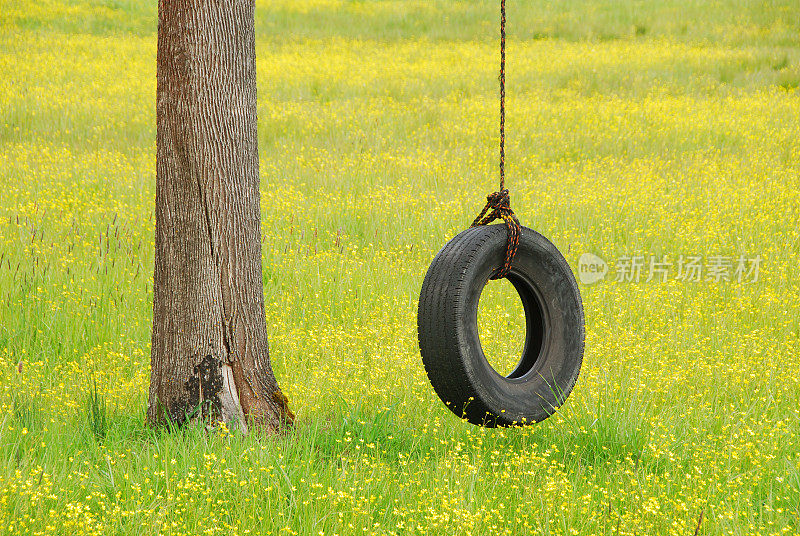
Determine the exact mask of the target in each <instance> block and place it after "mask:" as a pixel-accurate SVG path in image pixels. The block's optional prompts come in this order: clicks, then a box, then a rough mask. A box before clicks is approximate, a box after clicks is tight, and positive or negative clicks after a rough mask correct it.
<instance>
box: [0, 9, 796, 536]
mask: <svg viewBox="0 0 800 536" xmlns="http://www.w3.org/2000/svg"><path fill="white" fill-rule="evenodd" d="M156 30H157V7H156V5H155V2H153V1H150V0H148V1H146V2H143V1H138V0H46V1H39V2H32V1H28V0H7V1H6V2H4V3H3V5H2V8H0V533H2V534H31V535H45V534H74V535H82V534H109V535H111V534H113V535H117V534H119V535H123V534H124V535H149V534H152V535H155V534H163V535H175V536H177V535H183V534H187V535H200V534H208V535H212V534H275V535H290V534H294V535H320V536H323V535H334V534H339V535H353V534H380V535H411V534H419V535H463V534H474V535H527V534H536V535H565V536H566V535H596V534H602V535H629V536H633V535H689V536H691V535H692V534H695V535H697V534H702V535H709V536H710V535H742V536H745V535H746V536H756V535H782V534H800V360H798V357H797V356H798V355H799V354H800V305H798V299H799V298H800V267H799V266H798V262H799V261H798V259H799V258H800V242H799V239H798V237H799V236H800V232H799V231H798V222H799V221H800V139H799V136H798V134H799V133H800V90H798V86H799V85H800V5H798V4H797V2H796V1H795V0H766V1H763V2H756V1H752V0H709V1H700V0H654V1H652V2H645V1H642V0H587V1H583V2H579V1H577V0H561V1H556V0H542V1H541V2H524V1H522V0H509V3H508V35H509V38H508V60H507V61H508V65H507V77H508V103H507V109H508V117H507V142H506V143H507V174H508V178H507V181H508V186H509V188H510V189H511V199H512V206H513V207H514V209H515V211H516V213H517V214H518V216H519V217H520V219H521V220H522V222H523V224H525V225H527V226H529V227H532V228H534V229H537V230H538V231H540V232H541V233H543V234H544V235H546V236H548V237H549V238H550V239H551V240H552V241H553V242H554V243H555V244H556V245H557V246H558V247H559V249H560V250H561V251H562V252H563V253H564V255H565V257H566V259H567V260H568V262H569V263H570V266H571V267H572V268H573V270H575V271H576V274H577V270H578V259H579V257H580V255H581V254H583V253H586V252H589V253H593V254H595V255H598V256H599V257H601V258H603V259H605V260H607V261H608V262H609V264H610V265H611V272H610V273H609V275H608V276H607V277H606V279H605V280H603V281H599V282H597V283H594V284H592V285H580V290H581V293H582V296H583V300H584V307H585V313H586V354H585V358H584V365H583V369H582V372H581V376H580V378H579V381H578V385H577V387H576V388H575V390H574V392H573V394H572V395H571V396H570V398H569V399H568V401H567V403H566V404H565V405H564V406H563V407H562V408H561V410H560V411H559V412H558V413H557V414H556V415H554V416H553V417H551V418H549V419H548V420H546V421H544V422H542V423H540V424H538V425H535V426H529V427H524V428H514V429H482V428H477V427H474V426H472V425H469V424H467V423H464V422H462V421H461V420H459V419H457V418H456V417H455V416H453V415H452V414H451V413H450V412H449V411H448V410H447V409H446V408H445V406H444V405H443V404H441V402H440V401H439V400H438V398H437V397H436V395H435V393H434V392H433V389H432V388H431V386H430V384H429V383H428V381H427V378H426V375H425V371H424V369H423V367H422V363H421V359H420V356H419V351H418V347H417V340H416V306H417V298H418V294H419V289H420V286H421V284H422V279H423V277H424V275H425V271H426V269H427V266H428V264H429V262H430V261H431V259H432V258H433V255H434V254H435V253H436V251H438V249H439V248H440V247H441V246H442V245H443V244H444V243H445V242H446V241H447V240H448V239H450V238H451V237H453V236H454V235H455V234H456V233H457V232H459V231H460V230H461V229H463V228H465V227H466V226H468V225H469V223H470V222H471V221H472V218H473V217H474V216H475V215H476V214H477V212H478V211H479V209H480V208H481V207H482V206H483V204H484V202H485V195H486V194H488V193H490V192H492V191H493V190H494V189H496V186H497V185H496V183H497V142H498V137H497V120H498V96H497V68H498V5H497V2H485V1H476V2H466V1H444V0H426V1H422V0H408V1H401V0H380V1H378V0H259V1H258V3H257V11H256V30H257V43H256V47H257V69H258V84H259V87H258V89H259V130H258V132H259V146H260V170H261V171H260V172H261V183H262V231H263V258H264V292H265V297H266V302H267V324H268V326H269V334H270V351H271V358H272V362H273V366H274V368H275V372H276V375H277V377H278V380H279V382H280V384H281V386H282V388H283V390H284V392H285V393H286V394H287V395H288V397H289V400H290V405H291V408H292V409H293V410H294V412H295V413H296V414H297V416H298V420H297V423H296V426H295V428H294V429H293V430H291V431H290V432H288V433H287V434H286V435H284V436H280V437H263V436H259V435H258V434H251V435H248V436H242V435H240V434H236V433H229V432H226V431H225V430H224V429H220V428H217V429H213V430H210V431H207V430H205V429H204V428H203V427H200V426H195V427H189V428H187V429H184V430H180V431H173V432H169V431H164V430H161V431H153V430H149V429H148V428H147V427H146V426H145V422H144V414H145V407H146V403H147V385H148V381H149V356H150V325H151V320H152V268H153V231H154V221H153V208H154V191H155V113H154V112H155V68H156V60H155V53H156ZM651 255H654V256H657V257H658V258H659V259H663V257H664V256H667V258H668V260H669V261H670V262H672V263H673V265H672V267H671V271H670V272H669V274H668V277H667V280H666V281H660V280H652V281H649V282H648V281H645V278H642V279H641V280H640V281H638V282H637V281H627V280H622V281H615V279H616V277H615V266H618V265H619V263H616V264H615V263H614V261H615V260H619V259H621V258H624V257H626V256H629V257H632V256H642V258H645V259H649V258H650V256H651ZM681 255H683V256H684V258H687V257H688V256H701V257H702V258H703V260H704V262H706V263H707V262H708V261H709V259H711V258H712V257H714V256H723V257H726V258H729V259H730V260H731V262H732V263H733V268H735V267H736V259H739V258H741V257H744V258H746V259H753V258H756V257H760V258H761V259H763V260H762V263H761V266H760V271H759V273H758V277H755V274H753V273H751V274H750V277H744V278H737V277H734V274H733V272H734V270H733V268H732V269H731V277H729V279H730V280H728V281H726V280H724V279H722V280H720V281H715V280H713V278H712V279H710V280H707V277H706V275H707V273H705V272H704V273H703V274H702V277H701V279H700V281H689V280H682V279H679V278H678V277H677V268H678V259H679V258H680V256H681ZM739 279H741V281H740V280H739ZM521 315H522V312H521V305H520V304H519V302H518V300H517V298H516V297H515V295H514V292H513V290H512V289H511V287H510V285H509V284H507V283H505V282H502V281H501V282H492V283H490V284H489V285H488V287H487V290H486V291H485V296H484V297H483V298H482V299H481V310H480V320H481V338H482V342H483V344H484V347H485V348H486V349H487V353H490V354H491V356H492V359H493V363H496V367H497V368H498V369H503V368H505V367H508V366H510V364H509V363H511V362H512V361H513V357H514V355H515V352H518V351H519V345H520V343H521V341H520V338H521V335H520V329H521V325H522V322H523V319H522V317H521Z"/></svg>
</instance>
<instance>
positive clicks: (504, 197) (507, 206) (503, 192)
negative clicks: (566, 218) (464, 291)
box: [470, 0, 520, 279]
mask: <svg viewBox="0 0 800 536" xmlns="http://www.w3.org/2000/svg"><path fill="white" fill-rule="evenodd" d="M489 209H492V211H491V212H489V214H486V213H487V212H488V211H489ZM485 214H486V216H484V215H485ZM498 218H502V219H503V221H504V222H505V223H506V235H507V236H508V239H507V240H506V259H505V262H503V267H502V268H501V269H500V271H499V272H497V273H496V274H495V275H493V276H492V279H502V278H503V277H505V276H506V274H508V271H509V270H510V269H511V263H512V262H513V261H514V255H516V253H517V246H519V232H520V223H519V220H518V219H517V216H516V215H515V214H514V211H513V210H511V197H510V196H509V194H508V189H506V0H500V190H499V191H497V192H494V193H491V194H489V195H488V196H487V197H486V206H485V207H483V210H482V211H481V213H480V214H478V217H477V218H475V221H473V222H472V225H470V227H477V226H479V225H486V224H488V223H491V222H493V221H494V220H496V219H498Z"/></svg>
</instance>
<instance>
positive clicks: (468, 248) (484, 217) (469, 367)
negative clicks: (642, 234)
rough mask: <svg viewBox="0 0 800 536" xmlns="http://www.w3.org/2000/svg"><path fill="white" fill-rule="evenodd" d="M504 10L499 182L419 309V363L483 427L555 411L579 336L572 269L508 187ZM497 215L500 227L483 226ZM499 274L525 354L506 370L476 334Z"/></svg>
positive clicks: (575, 365)
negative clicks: (521, 321)
mask: <svg viewBox="0 0 800 536" xmlns="http://www.w3.org/2000/svg"><path fill="white" fill-rule="evenodd" d="M500 13H501V15H500V190H499V191H497V192H494V193H492V194H490V195H489V196H488V197H487V203H486V206H485V207H484V208H483V210H482V211H481V213H480V214H479V215H478V217H477V218H475V221H473V222H472V225H471V226H470V228H469V229H466V230H465V231H462V232H461V233H459V234H458V235H457V236H456V237H455V238H453V239H452V240H450V241H449V242H448V243H447V244H445V246H444V247H443V248H442V249H441V251H439V253H438V254H437V255H436V257H435V258H434V259H433V262H432V263H431V265H430V267H429V268H428V272H427V274H426V275H425V280H424V282H423V284H422V291H421V293H420V298H419V309H418V312H417V332H418V336H419V347H420V352H421V354H422V362H423V364H424V365H425V370H426V372H427V373H428V379H429V380H430V382H431V384H432V385H433V388H434V390H435V391H436V394H437V395H439V398H441V399H442V401H443V402H444V403H445V404H446V405H447V407H448V408H450V410H451V411H452V412H453V413H455V414H456V415H457V416H459V417H461V418H464V419H466V420H468V421H469V422H471V423H473V424H476V425H480V426H486V427H495V426H513V425H524V424H532V423H535V422H539V421H542V420H544V419H546V418H547V417H549V416H550V415H552V414H553V413H554V412H555V410H556V409H557V408H558V407H560V406H561V404H563V403H564V401H565V400H566V398H567V396H568V395H569V394H570V392H571V391H572V388H573V387H574V386H575V383H576V381H577V380H578V373H579V372H580V368H581V362H582V361H583V344H584V317H583V305H582V303H581V297H580V292H579V291H578V285H577V283H576V281H575V276H574V275H573V274H572V270H571V269H570V267H569V265H568V264H567V261H566V260H565V259H564V257H563V255H561V253H560V252H559V251H558V249H557V248H556V247H555V246H554V245H553V244H552V243H551V242H550V241H549V240H548V239H547V238H545V237H544V236H542V235H541V234H539V233H537V232H536V231H534V230H532V229H529V228H527V227H522V226H521V225H520V223H519V220H518V219H517V217H516V216H515V215H514V212H513V211H512V210H511V201H510V197H509V193H508V190H507V189H506V188H505V21H506V16H505V0H501V2H500ZM490 210H491V211H490ZM487 212H488V214H487ZM500 218H501V219H502V220H503V221H504V222H505V226H504V227H505V229H504V228H503V226H500V225H487V224H488V223H491V222H492V221H494V220H495V219H500ZM503 277H505V278H507V279H508V280H509V281H510V282H511V284H512V285H513V286H514V288H515V289H516V291H517V293H518V294H519V297H520V300H521V301H522V305H523V309H524V311H525V345H524V347H523V351H522V356H521V357H520V360H519V362H518V363H517V365H516V367H515V368H514V370H513V371H512V372H511V373H510V374H508V375H507V376H503V375H501V374H499V373H498V372H497V371H496V370H495V369H494V368H493V367H492V366H491V365H490V364H489V361H488V360H487V359H486V356H485V355H484V352H483V348H482V347H481V342H480V339H479V336H478V301H479V299H480V296H481V292H482V291H483V289H484V287H485V286H486V285H487V284H488V283H489V281H490V280H492V279H501V278H503Z"/></svg>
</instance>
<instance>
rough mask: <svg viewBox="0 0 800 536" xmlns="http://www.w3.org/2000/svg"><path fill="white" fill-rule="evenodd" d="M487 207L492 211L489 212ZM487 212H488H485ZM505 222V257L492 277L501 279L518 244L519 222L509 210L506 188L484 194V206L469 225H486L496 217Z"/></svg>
mask: <svg viewBox="0 0 800 536" xmlns="http://www.w3.org/2000/svg"><path fill="white" fill-rule="evenodd" d="M489 209H491V210H492V211H491V212H489ZM487 212H489V213H488V214H487ZM501 218H502V220H503V221H504V222H505V224H506V236H507V237H508V239H507V241H506V258H505V262H503V266H502V267H501V268H500V270H499V271H498V272H497V273H496V274H494V275H493V276H492V277H491V278H492V279H501V278H503V277H505V276H506V274H508V271H509V270H510V269H511V263H512V262H513V261H514V255H515V254H516V253H517V246H519V232H520V223H519V220H518V219H517V216H516V215H515V214H514V211H513V210H511V196H510V195H509V193H508V189H507V188H503V189H502V190H500V191H498V192H493V193H491V194H489V195H488V196H486V206H485V207H483V210H481V213H480V214H478V217H477V218H475V220H474V221H473V222H472V225H470V227H478V226H481V225H487V224H489V223H491V222H493V221H494V220H496V219H501Z"/></svg>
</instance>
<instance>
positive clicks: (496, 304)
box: [478, 278, 527, 377]
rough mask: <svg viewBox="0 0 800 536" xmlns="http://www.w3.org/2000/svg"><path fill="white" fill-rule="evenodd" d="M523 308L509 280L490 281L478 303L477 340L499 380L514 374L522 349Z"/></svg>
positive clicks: (523, 330)
mask: <svg viewBox="0 0 800 536" xmlns="http://www.w3.org/2000/svg"><path fill="white" fill-rule="evenodd" d="M526 333H527V326H526V321H525V307H524V305H523V303H522V300H521V299H520V295H519V293H518V292H517V290H516V288H514V285H513V284H512V283H511V282H510V281H509V280H508V279H505V278H504V279H497V280H490V281H489V282H488V283H487V285H486V286H485V287H484V289H483V292H482V293H481V296H480V299H479V301H478V338H479V339H480V343H481V349H482V350H483V354H484V356H485V357H486V360H487V361H488V362H489V365H490V366H491V367H492V368H493V369H494V370H495V371H496V372H497V373H498V374H500V375H501V376H504V377H509V376H511V375H512V373H513V372H515V371H516V369H517V367H518V365H519V364H520V361H521V360H522V353H523V350H524V349H525V342H526Z"/></svg>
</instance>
